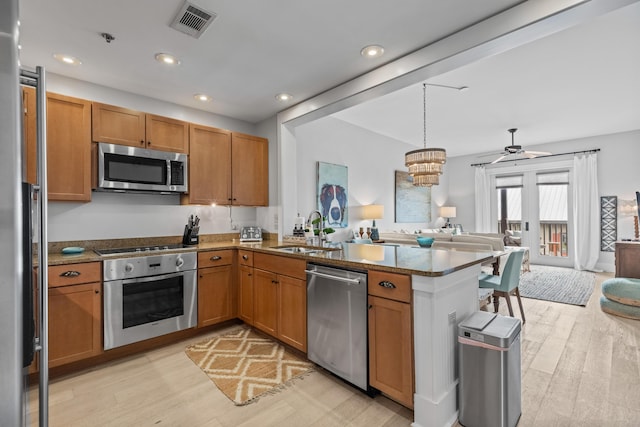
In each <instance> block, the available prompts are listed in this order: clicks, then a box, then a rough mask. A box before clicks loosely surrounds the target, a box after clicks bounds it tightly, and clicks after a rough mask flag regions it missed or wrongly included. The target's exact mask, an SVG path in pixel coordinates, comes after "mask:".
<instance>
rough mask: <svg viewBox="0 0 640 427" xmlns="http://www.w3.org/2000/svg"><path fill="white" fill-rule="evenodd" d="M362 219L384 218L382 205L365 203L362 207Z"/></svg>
mask: <svg viewBox="0 0 640 427" xmlns="http://www.w3.org/2000/svg"><path fill="white" fill-rule="evenodd" d="M362 218H363V219H382V218H384V206H383V205H366V206H363V207H362Z"/></svg>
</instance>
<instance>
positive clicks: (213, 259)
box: [209, 255, 222, 261]
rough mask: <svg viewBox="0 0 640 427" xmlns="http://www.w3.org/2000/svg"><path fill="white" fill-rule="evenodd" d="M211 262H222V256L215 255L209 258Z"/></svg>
mask: <svg viewBox="0 0 640 427" xmlns="http://www.w3.org/2000/svg"><path fill="white" fill-rule="evenodd" d="M209 259H210V260H211V261H220V260H221V259H222V257H221V256H219V255H214V256H212V257H211V258H209Z"/></svg>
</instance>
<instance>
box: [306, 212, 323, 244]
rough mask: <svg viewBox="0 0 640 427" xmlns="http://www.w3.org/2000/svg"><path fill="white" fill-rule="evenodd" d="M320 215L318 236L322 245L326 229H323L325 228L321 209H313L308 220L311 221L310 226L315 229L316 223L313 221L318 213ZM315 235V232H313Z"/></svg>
mask: <svg viewBox="0 0 640 427" xmlns="http://www.w3.org/2000/svg"><path fill="white" fill-rule="evenodd" d="M316 214H317V216H318V218H319V219H320V221H318V238H319V240H320V245H322V243H323V242H324V240H325V235H324V231H322V229H323V228H324V227H323V226H324V224H323V222H324V221H323V220H322V214H321V213H320V211H317V210H316V211H311V213H310V214H309V218H308V219H307V222H308V223H309V226H310V227H311V229H312V230H315V228H316V227H315V225H314V224H313V223H312V222H311V221H313V216H314V215H316ZM313 234H314V235H315V233H313Z"/></svg>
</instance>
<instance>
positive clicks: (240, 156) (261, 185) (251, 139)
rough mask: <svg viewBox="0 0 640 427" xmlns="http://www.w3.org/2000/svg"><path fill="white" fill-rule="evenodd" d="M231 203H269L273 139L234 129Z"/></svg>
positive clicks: (256, 204)
mask: <svg viewBox="0 0 640 427" xmlns="http://www.w3.org/2000/svg"><path fill="white" fill-rule="evenodd" d="M231 204H233V205H239V206H268V205H269V141H268V140H267V139H266V138H260V137H257V136H251V135H246V134H241V133H236V132H232V134H231Z"/></svg>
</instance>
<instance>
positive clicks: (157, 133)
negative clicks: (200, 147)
mask: <svg viewBox="0 0 640 427" xmlns="http://www.w3.org/2000/svg"><path fill="white" fill-rule="evenodd" d="M146 135H147V148H149V149H152V150H161V151H172V152H176V153H185V154H189V123H187V122H183V121H181V120H176V119H170V118H168V117H162V116H155V115H153V114H147V115H146Z"/></svg>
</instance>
